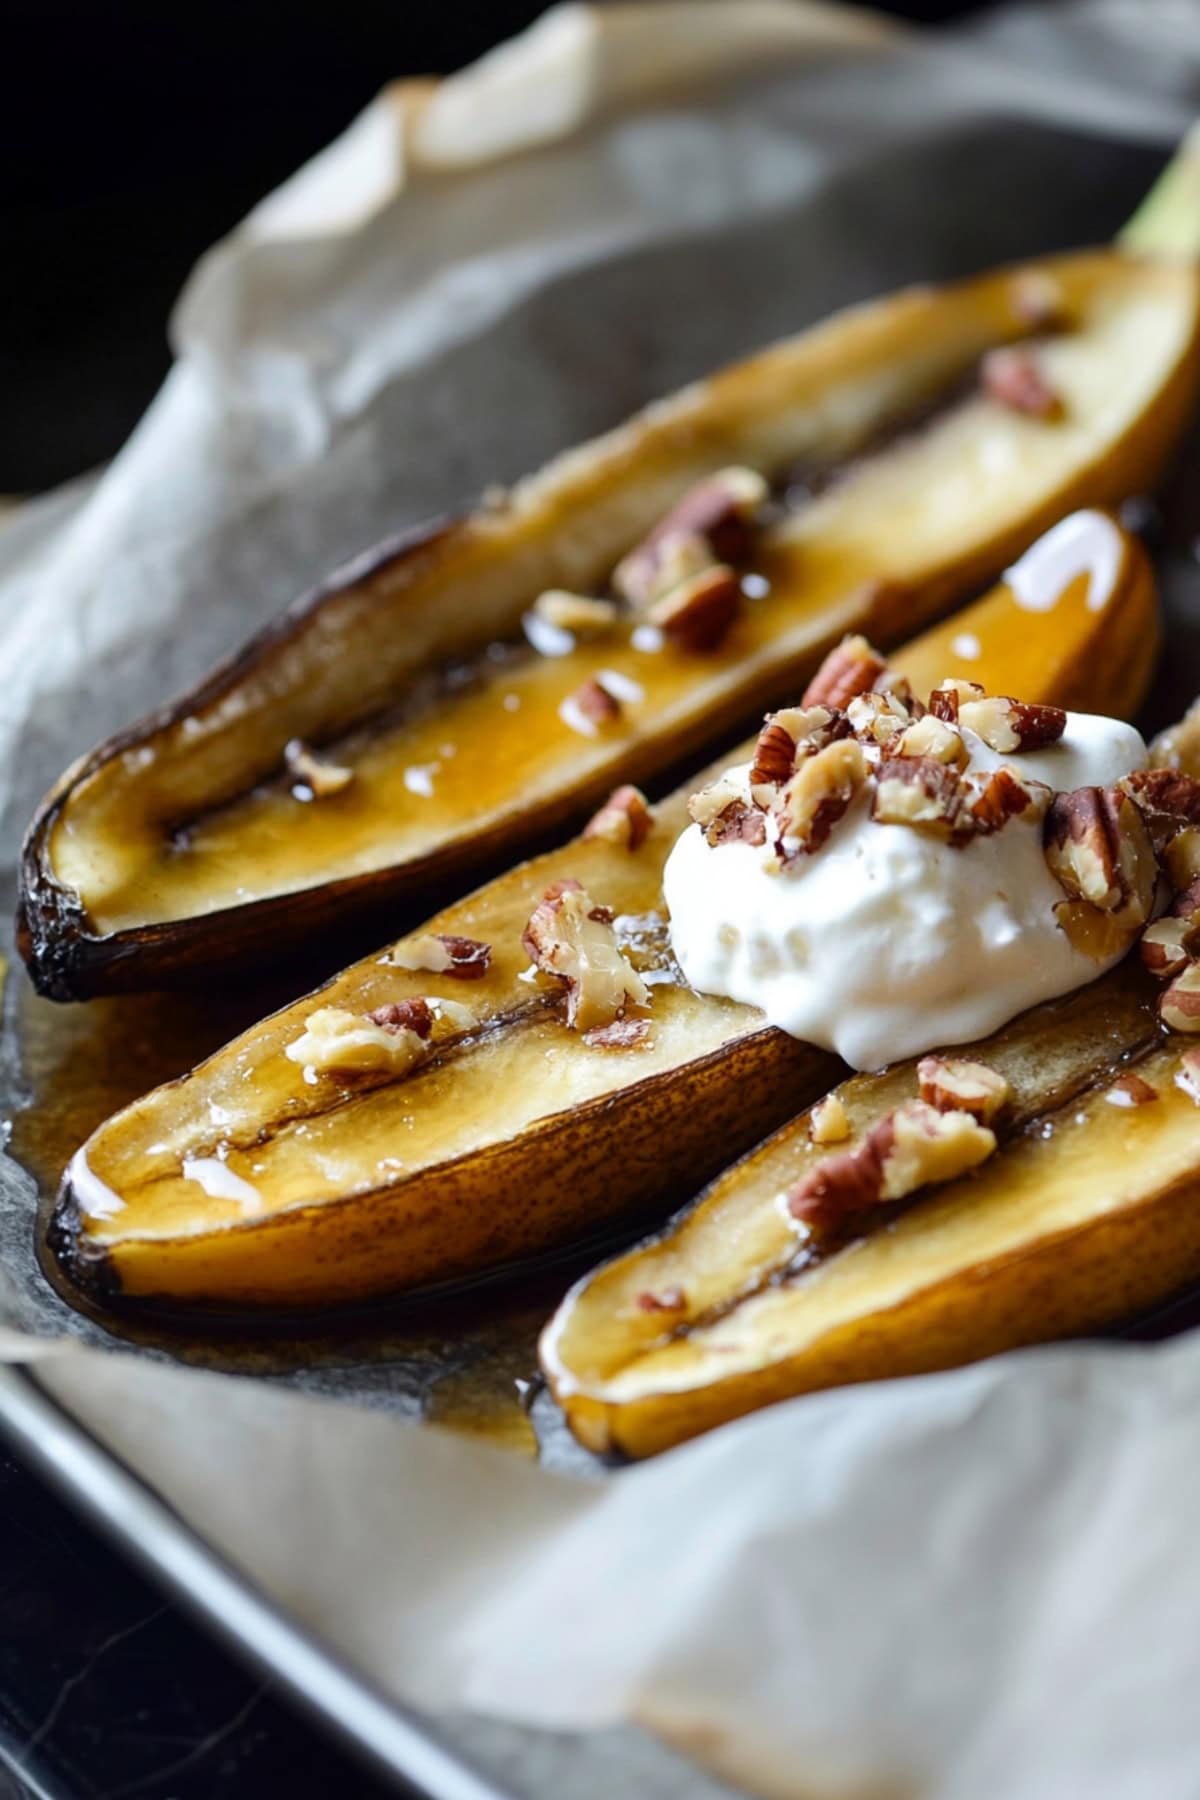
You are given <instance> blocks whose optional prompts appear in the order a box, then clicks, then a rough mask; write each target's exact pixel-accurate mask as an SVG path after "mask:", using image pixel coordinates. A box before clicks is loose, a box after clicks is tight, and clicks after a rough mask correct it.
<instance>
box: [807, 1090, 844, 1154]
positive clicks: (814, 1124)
mask: <svg viewBox="0 0 1200 1800" xmlns="http://www.w3.org/2000/svg"><path fill="white" fill-rule="evenodd" d="M808 1135H809V1137H810V1138H811V1139H812V1141H813V1143H814V1144H842V1143H845V1141H846V1139H847V1138H848V1137H849V1136H850V1120H849V1119H848V1118H847V1116H846V1108H845V1107H844V1106H843V1105H842V1102H841V1101H840V1100H839V1098H838V1096H837V1095H836V1094H826V1096H825V1098H824V1099H823V1100H818V1101H817V1104H816V1105H815V1106H814V1107H813V1109H812V1111H811V1112H810V1113H809V1115H808Z"/></svg>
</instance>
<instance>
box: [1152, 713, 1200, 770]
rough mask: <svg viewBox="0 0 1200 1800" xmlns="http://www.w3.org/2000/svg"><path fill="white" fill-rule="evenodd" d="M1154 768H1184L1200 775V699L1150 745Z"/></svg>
mask: <svg viewBox="0 0 1200 1800" xmlns="http://www.w3.org/2000/svg"><path fill="white" fill-rule="evenodd" d="M1150 767H1151V768H1152V769H1182V770H1183V771H1184V773H1185V774H1187V775H1200V700H1195V701H1193V702H1192V704H1191V706H1189V707H1188V709H1187V712H1186V713H1185V714H1184V716H1183V718H1182V719H1181V720H1180V721H1179V723H1178V724H1177V725H1171V726H1169V727H1168V728H1167V730H1166V731H1160V732H1159V734H1158V736H1157V737H1156V738H1155V739H1154V740H1153V742H1152V743H1151V745H1150Z"/></svg>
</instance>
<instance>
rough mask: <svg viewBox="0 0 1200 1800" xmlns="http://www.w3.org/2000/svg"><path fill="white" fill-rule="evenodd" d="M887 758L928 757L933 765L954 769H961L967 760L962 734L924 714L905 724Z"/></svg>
mask: <svg viewBox="0 0 1200 1800" xmlns="http://www.w3.org/2000/svg"><path fill="white" fill-rule="evenodd" d="M889 755H891V756H931V757H933V759H934V761H935V762H940V763H949V764H950V765H951V766H952V767H953V768H956V769H965V768H966V766H967V763H968V761H969V757H970V753H969V752H968V750H967V746H966V744H965V743H964V742H963V738H962V733H961V732H959V731H958V730H957V729H956V727H955V726H953V725H950V724H948V723H947V722H946V720H945V719H938V718H935V717H934V715H933V714H932V713H926V714H925V717H924V718H923V719H918V720H917V721H916V722H915V724H912V725H909V726H908V727H907V729H906V730H905V731H904V733H903V735H902V736H901V737H900V739H899V741H898V742H897V743H895V744H893V745H892V746H891V748H890V750H889Z"/></svg>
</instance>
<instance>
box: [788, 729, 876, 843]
mask: <svg viewBox="0 0 1200 1800" xmlns="http://www.w3.org/2000/svg"><path fill="white" fill-rule="evenodd" d="M866 778H867V761H866V758H865V756H864V755H863V752H862V745H861V744H860V743H859V742H858V739H857V738H852V737H851V738H839V739H837V740H836V741H835V742H834V743H832V744H826V746H825V748H824V749H823V750H818V751H817V753H816V755H815V756H809V757H806V758H805V759H804V761H803V762H802V763H801V764H800V767H799V768H798V769H797V770H796V773H795V774H794V775H793V776H792V778H791V780H790V781H789V782H788V784H787V786H786V787H785V788H784V790H783V792H782V793H781V794H780V796H779V802H778V805H777V806H776V808H775V812H774V817H775V820H776V823H777V825H778V827H779V836H780V839H781V840H782V846H783V850H784V853H785V854H786V855H792V854H796V853H798V852H805V851H806V852H812V851H814V850H819V849H820V847H821V845H822V844H823V843H824V842H825V840H826V838H827V837H828V836H829V834H830V832H831V831H832V830H833V828H834V826H835V825H836V824H837V822H838V820H839V819H840V818H841V817H842V815H843V814H844V813H845V811H846V809H847V808H848V807H849V805H850V802H851V801H852V800H853V798H854V796H855V794H857V792H858V790H859V788H860V787H862V785H863V783H864V782H865V781H866Z"/></svg>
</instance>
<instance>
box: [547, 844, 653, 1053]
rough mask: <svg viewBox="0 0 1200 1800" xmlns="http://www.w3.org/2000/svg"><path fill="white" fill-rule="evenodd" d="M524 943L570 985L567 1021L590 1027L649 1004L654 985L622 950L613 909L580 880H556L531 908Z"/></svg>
mask: <svg viewBox="0 0 1200 1800" xmlns="http://www.w3.org/2000/svg"><path fill="white" fill-rule="evenodd" d="M521 941H522V943H523V944H524V946H525V949H526V951H527V952H528V954H529V960H530V962H532V963H533V964H534V965H535V966H536V967H537V968H539V969H540V970H542V972H543V973H544V974H546V975H552V976H554V977H555V979H556V980H558V981H561V982H562V983H563V984H564V986H565V987H566V990H567V1024H568V1025H571V1026H573V1027H574V1028H575V1029H576V1030H577V1031H581V1032H584V1033H587V1032H589V1031H591V1030H593V1029H594V1028H595V1027H597V1026H605V1025H611V1024H612V1023H613V1022H614V1021H615V1020H617V1019H620V1018H623V1017H624V1016H625V1014H626V1011H627V1009H628V1008H629V1007H630V1006H648V1005H649V1003H650V995H649V991H648V989H647V988H646V985H645V983H644V982H643V981H642V978H641V976H640V975H638V974H637V973H636V972H635V970H634V969H633V968H632V967H631V966H630V964H629V963H628V962H627V961H626V960H625V958H624V956H623V955H622V954H621V950H620V947H619V945H618V943H617V937H616V933H615V932H614V930H613V925H612V913H611V912H610V911H609V909H608V908H607V907H606V906H598V905H597V904H596V902H595V901H594V900H593V899H592V898H591V896H590V895H589V894H587V893H586V892H585V891H584V889H583V888H582V887H581V885H580V884H579V882H577V881H571V880H568V881H560V882H556V883H555V884H554V886H553V887H551V888H547V890H546V893H545V895H544V896H543V898H542V899H541V900H540V901H539V902H538V904H537V906H535V907H534V909H533V912H532V913H531V914H530V918H529V924H528V925H527V926H526V928H525V933H524V936H523V938H522V940H521Z"/></svg>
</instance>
